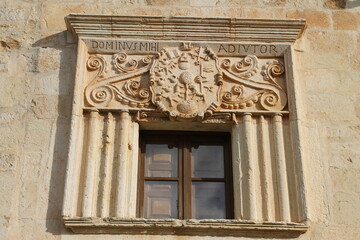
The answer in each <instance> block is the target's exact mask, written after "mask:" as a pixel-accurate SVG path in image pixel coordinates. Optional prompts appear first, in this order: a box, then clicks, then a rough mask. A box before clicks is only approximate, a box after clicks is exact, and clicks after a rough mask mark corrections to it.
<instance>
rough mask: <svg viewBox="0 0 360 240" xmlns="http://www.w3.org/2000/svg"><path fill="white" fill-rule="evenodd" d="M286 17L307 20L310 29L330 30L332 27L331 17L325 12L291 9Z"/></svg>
mask: <svg viewBox="0 0 360 240" xmlns="http://www.w3.org/2000/svg"><path fill="white" fill-rule="evenodd" d="M286 17H288V18H292V19H306V22H307V24H308V27H309V28H320V29H329V28H330V27H331V18H330V15H329V13H327V12H325V11H313V10H295V9H290V10H287V12H286Z"/></svg>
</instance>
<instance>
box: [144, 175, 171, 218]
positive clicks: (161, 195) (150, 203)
mask: <svg viewBox="0 0 360 240" xmlns="http://www.w3.org/2000/svg"><path fill="white" fill-rule="evenodd" d="M177 201H178V184H177V182H165V181H146V182H145V185H144V218H178V207H177Z"/></svg>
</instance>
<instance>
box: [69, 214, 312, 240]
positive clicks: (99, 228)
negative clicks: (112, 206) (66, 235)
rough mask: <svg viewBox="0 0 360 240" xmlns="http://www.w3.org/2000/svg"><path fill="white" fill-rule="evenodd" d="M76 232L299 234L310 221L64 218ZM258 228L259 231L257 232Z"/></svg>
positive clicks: (219, 234) (236, 234)
mask: <svg viewBox="0 0 360 240" xmlns="http://www.w3.org/2000/svg"><path fill="white" fill-rule="evenodd" d="M63 221H64V224H65V226H66V228H69V229H71V230H72V231H73V232H75V233H123V234H178V235H207V236H246V235H252V236H254V235H256V236H267V235H269V236H270V235H271V236H277V237H281V236H287V237H289V236H299V235H301V234H303V233H305V232H306V231H307V230H308V228H309V226H308V225H307V223H285V222H260V223H259V222H252V221H245V220H234V219H203V220H195V219H189V220H179V219H144V218H82V217H78V218H69V217H64V218H63ZM254 230H256V232H255V231H254Z"/></svg>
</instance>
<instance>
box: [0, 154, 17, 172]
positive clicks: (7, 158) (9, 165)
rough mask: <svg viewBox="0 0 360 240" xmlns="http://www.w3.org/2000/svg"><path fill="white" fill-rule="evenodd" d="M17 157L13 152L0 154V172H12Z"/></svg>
mask: <svg viewBox="0 0 360 240" xmlns="http://www.w3.org/2000/svg"><path fill="white" fill-rule="evenodd" d="M16 160H17V155H16V153H13V152H8V153H7V152H0V171H13V170H15V166H16Z"/></svg>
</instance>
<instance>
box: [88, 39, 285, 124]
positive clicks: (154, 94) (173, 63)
mask: <svg viewBox="0 0 360 240" xmlns="http://www.w3.org/2000/svg"><path fill="white" fill-rule="evenodd" d="M262 62H263V61H262ZM109 65H110V66H109ZM87 69H88V71H89V73H91V74H92V75H91V78H92V80H91V81H90V82H89V83H88V84H87V87H86V89H85V105H86V106H90V107H102V108H104V107H105V108H107V107H111V108H119V109H120V108H121V109H124V108H129V107H130V108H135V109H139V110H146V109H148V110H149V109H153V110H157V111H158V112H160V113H162V114H165V115H168V116H169V117H170V118H171V119H177V120H184V119H190V120H194V119H196V120H204V119H206V118H207V117H209V116H212V115H213V114H214V112H216V111H218V110H227V109H229V110H230V109H231V110H250V111H252V110H263V111H264V110H267V111H280V110H283V109H284V108H285V107H286V104H287V95H286V91H285V89H284V86H285V84H284V76H283V75H284V70H285V69H284V65H283V63H282V62H281V61H280V60H277V59H272V60H269V61H267V62H266V63H264V62H263V63H261V61H259V59H258V58H257V57H256V56H254V55H248V56H245V57H237V56H235V57H229V58H219V57H217V56H216V54H215V53H214V52H213V51H212V50H211V49H210V48H208V47H206V46H205V47H204V46H200V45H192V44H191V43H183V44H181V45H179V46H178V47H175V46H172V47H166V48H163V49H162V50H161V51H160V52H158V53H157V54H153V55H146V56H144V55H129V56H128V55H127V54H126V53H123V52H121V53H116V54H113V55H112V56H110V55H90V57H89V58H88V61H87Z"/></svg>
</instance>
